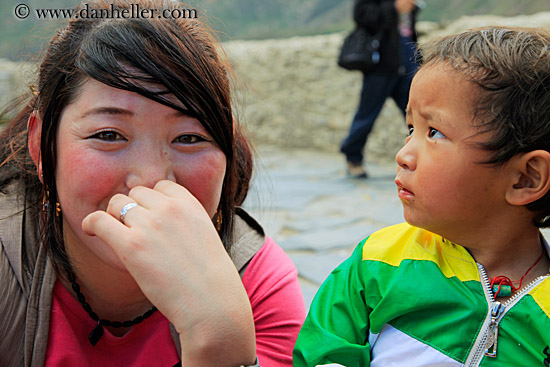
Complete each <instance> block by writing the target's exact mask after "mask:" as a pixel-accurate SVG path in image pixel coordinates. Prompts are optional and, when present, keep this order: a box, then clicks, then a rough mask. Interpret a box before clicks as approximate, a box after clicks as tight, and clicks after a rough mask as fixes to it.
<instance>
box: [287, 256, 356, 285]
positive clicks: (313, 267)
mask: <svg viewBox="0 0 550 367" xmlns="http://www.w3.org/2000/svg"><path fill="white" fill-rule="evenodd" d="M351 252H352V250H346V251H338V252H331V253H328V252H327V253H323V254H312V255H310V254H293V253H290V254H289V257H290V259H291V260H292V261H293V262H294V264H295V265H296V267H297V268H298V273H299V274H300V276H301V277H304V278H306V279H308V280H309V281H311V282H313V283H315V284H317V286H320V285H321V283H323V281H324V280H325V279H326V278H327V277H328V275H329V274H330V273H331V272H332V271H333V270H334V269H335V268H336V267H337V266H338V265H340V264H341V263H342V262H343V261H344V260H346V259H347V258H348V257H349V256H350V255H351Z"/></svg>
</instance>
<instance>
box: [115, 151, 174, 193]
mask: <svg viewBox="0 0 550 367" xmlns="http://www.w3.org/2000/svg"><path fill="white" fill-rule="evenodd" d="M155 150H156V151H155ZM155 150H151V149H147V150H146V151H140V152H139V153H137V152H136V153H134V156H133V157H132V163H131V164H130V167H129V171H128V175H127V177H126V186H127V187H128V189H130V190H131V189H132V188H134V187H136V186H145V187H149V188H152V187H154V186H155V184H156V183H157V182H159V181H162V180H169V181H174V182H176V175H175V172H174V167H173V163H172V160H171V159H170V156H169V154H166V153H165V152H163V151H162V150H159V149H155Z"/></svg>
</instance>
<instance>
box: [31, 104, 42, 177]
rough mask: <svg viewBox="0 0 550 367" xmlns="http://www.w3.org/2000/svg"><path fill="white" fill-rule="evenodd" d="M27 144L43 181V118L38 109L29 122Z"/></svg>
mask: <svg viewBox="0 0 550 367" xmlns="http://www.w3.org/2000/svg"><path fill="white" fill-rule="evenodd" d="M27 134H28V135H27V138H28V141H27V144H28V146H29V154H30V155H31V158H32V160H33V162H34V164H35V165H36V170H37V173H38V178H39V179H40V182H42V183H43V181H42V157H41V156H40V141H41V140H42V119H41V118H40V117H39V116H38V113H37V111H33V112H32V113H31V115H30V116H29V120H28V122H27Z"/></svg>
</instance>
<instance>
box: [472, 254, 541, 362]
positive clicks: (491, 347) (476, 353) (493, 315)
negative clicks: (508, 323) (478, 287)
mask: <svg viewBox="0 0 550 367" xmlns="http://www.w3.org/2000/svg"><path fill="white" fill-rule="evenodd" d="M476 265H477V268H478V270H479V274H480V276H481V284H482V286H483V293H484V294H485V298H486V300H487V305H488V311H487V316H486V317H485V320H484V322H483V325H482V327H481V331H480V332H479V334H478V335H477V338H476V341H475V343H474V346H473V347H472V349H471V352H470V354H469V355H468V358H467V359H466V362H465V363H464V366H465V367H477V366H479V363H480V362H481V359H482V358H483V356H488V357H493V358H494V357H496V356H497V346H498V327H499V323H500V321H501V320H502V318H503V317H504V315H505V314H506V312H508V310H510V309H511V308H512V307H514V305H515V304H516V303H517V302H518V301H519V300H520V299H521V298H522V297H523V296H524V295H525V294H527V293H528V292H529V291H530V290H531V289H533V288H534V287H535V286H536V285H538V284H539V283H540V282H542V281H543V280H544V279H545V278H546V277H547V275H543V276H539V277H537V278H536V279H535V280H533V281H532V282H531V283H529V284H528V285H526V286H525V287H523V288H521V289H520V290H519V291H518V292H516V294H514V295H513V296H512V297H510V299H509V300H508V301H506V302H505V303H504V304H502V303H500V302H499V301H495V300H494V296H493V290H492V289H491V284H490V283H489V277H487V272H486V271H485V268H484V267H483V265H481V264H477V263H476Z"/></svg>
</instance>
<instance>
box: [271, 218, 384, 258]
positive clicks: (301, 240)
mask: <svg viewBox="0 0 550 367" xmlns="http://www.w3.org/2000/svg"><path fill="white" fill-rule="evenodd" d="M378 229H379V228H378V227H371V226H369V225H365V224H356V225H352V226H346V227H342V228H335V229H318V230H316V231H311V232H307V233H301V234H298V235H294V236H290V237H288V238H285V239H282V240H280V241H279V244H280V245H281V247H282V248H283V249H285V250H312V251H315V252H322V251H326V250H335V249H342V248H349V247H350V246H355V245H357V244H358V243H359V242H360V241H361V240H363V239H364V238H365V237H367V236H368V235H370V234H371V233H373V232H375V231H377V230H378Z"/></svg>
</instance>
